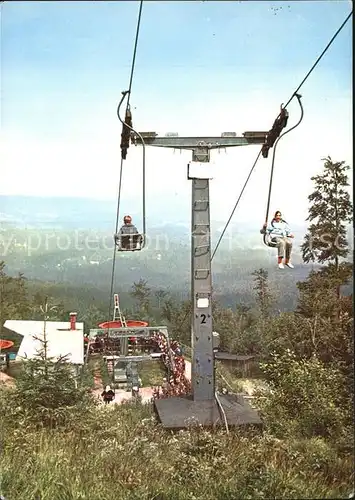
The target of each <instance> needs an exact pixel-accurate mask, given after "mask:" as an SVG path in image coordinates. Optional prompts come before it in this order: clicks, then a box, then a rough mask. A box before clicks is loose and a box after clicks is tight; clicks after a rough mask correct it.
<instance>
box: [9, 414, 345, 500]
mask: <svg viewBox="0 0 355 500" xmlns="http://www.w3.org/2000/svg"><path fill="white" fill-rule="evenodd" d="M5 420H6V421H5ZM5 420H3V424H4V426H3V430H5V429H6V432H2V433H1V440H2V444H3V452H2V453H1V455H0V470H1V482H0V493H1V494H3V495H4V496H5V497H6V498H8V499H11V500H36V499H40V500H74V499H75V500H79V499H82V500H84V499H87V500H121V499H122V500H148V499H152V500H153V499H160V500H192V499H195V500H216V499H217V500H218V499H220V500H235V499H239V498H240V499H256V498H285V499H286V498H287V499H298V498H323V499H327V498H344V497H347V496H348V495H349V493H350V492H351V491H352V488H353V461H352V453H350V452H349V454H346V453H342V454H340V452H339V451H337V449H335V448H334V447H332V446H331V445H330V444H328V443H326V442H325V441H323V440H321V439H313V440H308V441H302V440H295V441H292V440H291V441H283V440H276V439H274V438H272V437H271V436H266V435H264V436H260V435H254V434H252V433H249V434H247V433H246V432H240V431H235V432H231V433H230V434H229V435H227V434H226V433H225V431H224V430H220V431H212V432H208V431H206V430H203V429H194V430H192V429H188V430H185V431H181V432H179V433H176V434H174V433H171V432H167V431H164V430H163V429H161V428H160V426H159V425H157V423H156V422H155V417H154V416H153V414H152V410H151V408H150V406H149V405H146V406H141V405H139V404H126V405H123V406H120V407H116V408H110V409H107V408H99V409H91V410H90V409H87V410H83V414H82V416H80V415H79V416H78V417H77V420H76V421H75V422H74V421H73V422H71V424H68V425H67V427H66V428H64V429H58V430H45V429H44V430H43V429H42V430H36V429H34V428H32V427H30V426H29V425H27V424H26V423H25V421H23V420H20V419H19V420H18V421H17V422H16V421H15V419H14V417H13V416H12V417H11V418H10V415H7V418H6V417H5Z"/></svg>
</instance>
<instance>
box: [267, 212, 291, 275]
mask: <svg viewBox="0 0 355 500" xmlns="http://www.w3.org/2000/svg"><path fill="white" fill-rule="evenodd" d="M265 230H266V232H267V233H269V235H270V237H271V238H272V240H273V241H275V243H276V245H277V250H278V252H277V263H278V267H279V269H284V265H283V259H284V258H285V265H286V266H287V267H290V268H291V269H293V267H294V266H293V265H292V264H291V252H292V238H294V235H293V234H292V233H291V230H290V228H289V226H288V224H287V222H286V221H285V220H283V218H282V215H281V212H280V211H279V210H277V211H276V212H275V215H274V218H273V219H272V221H271V222H270V225H269V226H268V227H266V228H265Z"/></svg>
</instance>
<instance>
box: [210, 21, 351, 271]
mask: <svg viewBox="0 0 355 500" xmlns="http://www.w3.org/2000/svg"><path fill="white" fill-rule="evenodd" d="M352 14H353V11H351V12H350V14H349V15H348V16H347V18H346V19H345V21H344V22H343V23H342V24H341V26H340V27H339V28H338V30H337V31H336V32H335V34H334V35H333V36H332V38H331V39H330V41H329V42H328V44H327V45H326V47H325V48H324V50H323V51H322V53H321V54H320V55H319V56H318V58H317V59H316V61H315V62H314V64H313V65H312V67H311V69H310V70H309V71H308V73H307V74H306V76H305V77H304V78H303V79H302V81H301V83H300V84H299V85H298V87H297V88H296V90H295V91H294V92H293V94H292V96H291V97H290V99H289V100H288V101H287V103H286V104H285V106H283V109H286V107H287V106H288V105H289V104H290V102H291V101H292V99H293V98H294V97H296V96H297V94H298V91H299V90H300V89H301V87H302V86H303V85H304V84H305V82H306V80H307V79H308V78H309V76H310V75H311V73H312V72H313V71H314V69H315V67H316V66H317V65H318V64H319V62H320V61H321V59H322V58H323V57H324V55H325V54H326V52H327V51H328V49H329V47H330V46H331V44H332V43H333V42H334V40H335V39H336V37H337V36H338V35H339V33H340V32H341V30H342V29H343V28H344V26H345V24H346V23H347V22H348V20H349V19H350V17H351V16H352ZM302 113H303V109H302ZM279 116H280V115H279ZM302 117H303V115H302ZM290 130H291V129H290ZM290 130H288V132H289V131H290ZM285 133H286V132H285ZM283 135H284V134H283ZM260 154H261V150H260V151H259V153H258V156H257V157H256V160H255V162H254V164H253V166H252V168H251V171H250V173H249V175H248V178H247V181H246V183H245V185H244V186H243V189H242V192H241V194H240V195H239V198H238V200H237V202H236V204H235V206H234V208H233V211H232V213H231V216H230V217H229V219H228V221H227V223H226V225H225V228H224V229H223V232H222V235H221V236H220V238H219V240H218V243H217V245H216V248H215V249H214V251H213V254H212V257H211V261H212V259H213V257H214V255H215V253H216V251H217V248H218V247H219V245H220V242H221V240H222V238H223V236H224V233H225V231H226V229H227V227H228V225H229V223H230V221H231V219H232V217H233V215H234V212H235V210H236V208H237V206H238V203H239V200H240V198H241V195H242V193H243V191H244V189H245V187H246V184H247V183H248V181H249V178H250V176H251V173H252V171H253V170H254V167H255V165H256V164H257V162H258V160H259V158H260ZM273 161H274V156H273ZM270 189H271V188H269V190H270ZM268 210H269V209H268Z"/></svg>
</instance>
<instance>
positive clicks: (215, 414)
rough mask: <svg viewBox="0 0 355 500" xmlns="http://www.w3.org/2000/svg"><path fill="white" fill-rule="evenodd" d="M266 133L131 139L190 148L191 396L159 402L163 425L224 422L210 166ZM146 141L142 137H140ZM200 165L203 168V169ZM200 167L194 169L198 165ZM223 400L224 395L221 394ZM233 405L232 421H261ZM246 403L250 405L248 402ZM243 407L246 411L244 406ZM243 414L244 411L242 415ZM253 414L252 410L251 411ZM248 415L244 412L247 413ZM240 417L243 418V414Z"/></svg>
mask: <svg viewBox="0 0 355 500" xmlns="http://www.w3.org/2000/svg"><path fill="white" fill-rule="evenodd" d="M266 137H267V132H245V133H244V134H243V137H237V136H236V134H235V133H233V132H232V133H228V132H225V133H223V134H222V135H221V137H178V135H177V134H167V135H166V136H165V137H159V136H158V135H157V134H156V133H155V132H140V133H139V136H138V135H134V134H132V142H133V143H135V144H142V143H143V141H144V144H145V145H146V146H155V147H162V148H171V149H180V150H181V149H189V150H192V161H191V162H190V163H189V164H188V166H187V178H188V179H190V180H191V181H192V202H191V300H192V320H191V345H192V351H193V359H192V370H191V378H192V380H191V382H192V387H193V400H192V401H191V400H190V401H188V400H186V399H185V400H183V398H168V399H165V400H164V399H162V400H158V401H157V402H156V408H157V411H158V414H159V417H160V420H161V422H162V424H163V425H164V426H165V427H170V428H177V427H180V428H182V427H185V426H186V422H187V420H188V419H190V418H197V419H198V420H199V422H200V423H202V424H205V425H213V424H215V423H216V421H217V420H218V419H219V420H220V412H219V410H220V408H218V406H220V405H218V404H217V403H216V395H215V369H214V351H213V325H212V277H211V230H210V229H211V228H210V195H209V181H210V179H211V176H210V175H209V174H208V172H207V170H208V168H206V167H207V166H208V165H207V164H208V163H209V161H210V151H211V150H212V149H221V148H229V147H236V146H248V145H251V144H264V143H265V140H266ZM142 139H143V141H142ZM194 167H198V168H199V170H202V172H201V173H199V174H197V175H196V174H193V173H191V172H192V170H193V169H194ZM200 167H201V168H200ZM195 170H196V168H195ZM218 400H222V396H221V397H220V398H218ZM235 404H237V405H239V406H237V407H235V408H234V410H233V409H232V411H231V403H230V401H228V402H226V401H224V404H223V401H222V406H223V407H225V406H226V407H229V408H228V411H227V410H226V408H224V410H226V411H224V412H223V413H224V414H225V415H227V420H228V424H229V425H233V424H236V423H260V419H259V417H258V416H257V414H256V412H254V411H253V410H252V409H251V407H248V408H247V407H246V406H245V404H244V403H241V401H240V398H239V402H236V403H235ZM246 404H247V403H246ZM241 407H243V409H242V408H241ZM243 412H244V413H243ZM253 412H254V413H253ZM242 414H243V415H244V416H243V415H242ZM241 417H242V418H241Z"/></svg>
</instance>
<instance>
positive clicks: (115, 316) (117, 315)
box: [113, 293, 127, 328]
mask: <svg viewBox="0 0 355 500" xmlns="http://www.w3.org/2000/svg"><path fill="white" fill-rule="evenodd" d="M113 300H114V310H113V321H117V320H119V321H120V322H121V326H122V327H123V328H127V323H126V318H125V317H124V316H123V315H122V312H121V308H120V301H119V299H118V293H115V294H114V296H113Z"/></svg>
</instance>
